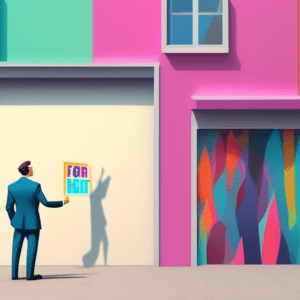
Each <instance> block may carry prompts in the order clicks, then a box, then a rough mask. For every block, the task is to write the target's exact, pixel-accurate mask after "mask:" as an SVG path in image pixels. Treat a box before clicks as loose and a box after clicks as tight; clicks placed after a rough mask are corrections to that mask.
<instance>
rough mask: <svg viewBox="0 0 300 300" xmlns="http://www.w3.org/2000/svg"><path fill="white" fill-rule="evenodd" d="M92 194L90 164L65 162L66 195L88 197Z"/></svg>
mask: <svg viewBox="0 0 300 300" xmlns="http://www.w3.org/2000/svg"><path fill="white" fill-rule="evenodd" d="M91 192H92V174H91V167H90V166H89V165H88V164H82V163H71V162H64V194H65V195H67V196H86V195H90V193H91Z"/></svg>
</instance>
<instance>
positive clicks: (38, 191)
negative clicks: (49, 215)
mask: <svg viewBox="0 0 300 300" xmlns="http://www.w3.org/2000/svg"><path fill="white" fill-rule="evenodd" d="M35 195H36V197H37V198H38V200H39V201H40V202H41V203H42V204H43V205H45V206H47V207H61V206H63V204H64V203H63V201H47V199H46V197H45V195H44V193H43V191H42V189H41V185H40V184H39V185H38V187H37V189H36V191H35Z"/></svg>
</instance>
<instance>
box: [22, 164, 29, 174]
mask: <svg viewBox="0 0 300 300" xmlns="http://www.w3.org/2000/svg"><path fill="white" fill-rule="evenodd" d="M20 173H21V174H22V175H27V174H28V173H29V168H28V166H26V167H25V168H23V169H21V170H20Z"/></svg>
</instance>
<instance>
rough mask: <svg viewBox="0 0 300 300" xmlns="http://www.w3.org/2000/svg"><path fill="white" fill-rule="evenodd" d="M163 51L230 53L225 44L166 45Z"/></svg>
mask: <svg viewBox="0 0 300 300" xmlns="http://www.w3.org/2000/svg"><path fill="white" fill-rule="evenodd" d="M162 53H229V47H228V46H225V45H196V46H194V45H166V46H163V47H162Z"/></svg>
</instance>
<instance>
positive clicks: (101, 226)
mask: <svg viewBox="0 0 300 300" xmlns="http://www.w3.org/2000/svg"><path fill="white" fill-rule="evenodd" d="M103 174H104V169H103V168H102V172H101V175H100V178H99V181H98V185H97V187H96V189H94V191H93V192H92V193H91V194H90V203H91V249H90V251H89V252H87V253H86V254H85V255H84V256H83V257H82V261H83V264H84V266H86V267H87V266H94V265H95V263H96V261H97V258H98V256H99V252H100V243H101V241H102V243H103V254H104V263H105V265H107V253H108V238H107V233H106V228H105V227H106V218H105V216H104V212H103V207H102V200H103V199H104V198H105V197H106V194H107V190H108V186H109V183H110V180H111V177H110V176H108V177H107V178H106V179H105V180H103V179H102V178H103Z"/></svg>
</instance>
